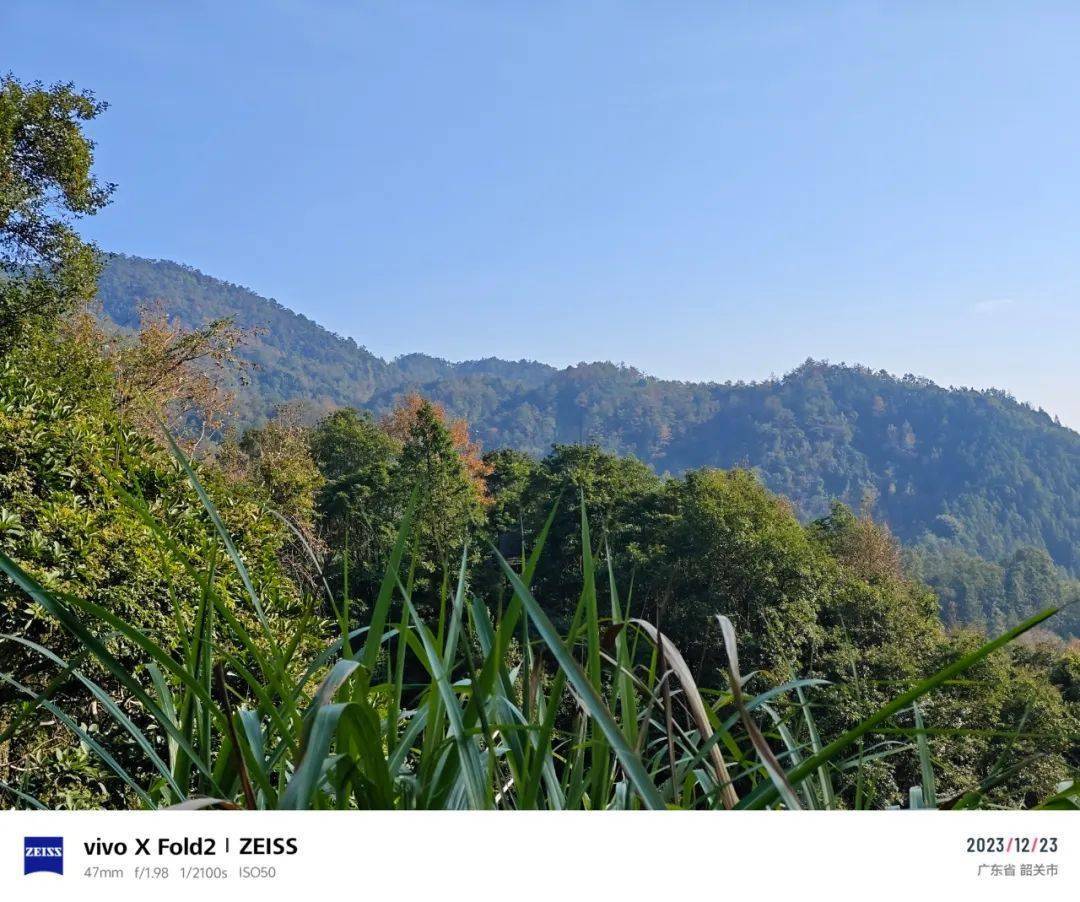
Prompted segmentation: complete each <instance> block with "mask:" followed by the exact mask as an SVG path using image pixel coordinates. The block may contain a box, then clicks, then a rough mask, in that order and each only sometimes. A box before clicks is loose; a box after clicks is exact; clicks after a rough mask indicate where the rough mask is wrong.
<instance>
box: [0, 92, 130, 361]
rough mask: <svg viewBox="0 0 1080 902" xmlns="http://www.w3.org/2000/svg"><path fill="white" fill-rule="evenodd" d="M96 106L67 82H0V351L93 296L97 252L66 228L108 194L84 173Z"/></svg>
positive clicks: (108, 189)
mask: <svg viewBox="0 0 1080 902" xmlns="http://www.w3.org/2000/svg"><path fill="white" fill-rule="evenodd" d="M104 109H105V104H104V103H102V102H101V101H99V100H97V99H96V98H95V97H94V95H93V94H92V93H90V92H89V91H79V90H77V89H76V88H75V87H74V86H73V85H71V84H57V85H53V86H51V87H45V86H44V85H42V84H41V83H40V82H33V83H31V84H22V83H20V82H19V81H17V80H16V79H15V78H14V77H12V76H10V75H8V76H6V77H4V78H3V79H2V80H0V351H2V350H4V349H6V348H8V347H10V346H11V344H12V343H13V342H14V341H15V340H16V338H18V337H19V335H20V334H21V333H22V332H23V330H24V329H25V328H26V327H27V326H28V325H30V324H32V323H48V322H50V321H51V319H52V318H53V317H55V316H56V315H57V314H60V313H64V312H66V311H69V310H72V309H73V308H75V307H76V306H78V305H79V304H81V303H83V302H85V301H88V300H89V299H90V298H92V297H93V295H94V291H95V288H96V280H97V275H98V269H99V266H98V260H97V253H96V250H95V248H94V246H93V245H92V244H90V243H88V242H86V241H84V240H83V239H82V238H80V237H79V235H78V234H77V233H76V232H75V230H74V229H73V227H72V223H73V221H74V220H75V219H77V218H78V217H81V216H86V215H90V214H93V213H96V212H97V211H98V210H100V209H101V208H102V207H103V206H104V205H105V204H106V203H107V202H108V199H109V195H110V193H111V192H112V189H113V186H112V185H109V184H101V183H99V182H98V181H97V180H96V178H95V177H94V175H93V174H92V172H91V168H92V166H93V162H94V153H93V151H94V144H93V142H92V141H91V140H90V139H89V138H88V137H87V136H86V134H85V133H84V132H83V123H85V122H88V121H89V120H91V119H93V118H95V117H96V116H98V115H99V114H100V113H101V112H102V111H103V110H104Z"/></svg>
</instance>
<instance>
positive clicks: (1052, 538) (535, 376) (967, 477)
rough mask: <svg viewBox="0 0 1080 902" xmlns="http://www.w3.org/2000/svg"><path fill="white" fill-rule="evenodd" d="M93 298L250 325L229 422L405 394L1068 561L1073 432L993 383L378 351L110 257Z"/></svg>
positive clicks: (1076, 549) (1076, 486) (186, 274)
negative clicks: (653, 371)
mask: <svg viewBox="0 0 1080 902" xmlns="http://www.w3.org/2000/svg"><path fill="white" fill-rule="evenodd" d="M99 296H100V299H101V301H102V304H103V307H104V311H105V313H106V314H107V316H108V318H110V319H111V320H112V321H114V322H115V323H117V324H118V325H120V326H123V327H132V326H134V325H136V324H137V322H138V309H139V307H140V306H141V305H146V304H152V303H159V304H160V305H161V306H162V307H163V309H164V310H165V311H167V312H168V313H169V314H170V315H173V316H175V317H177V318H179V320H180V321H181V322H182V323H183V324H185V325H187V326H192V327H194V326H199V325H202V324H204V323H205V322H207V321H208V320H212V319H215V318H220V317H232V318H234V319H235V322H236V324H237V325H238V326H240V327H242V328H245V329H251V330H257V331H256V332H255V334H253V335H252V336H251V337H250V338H249V340H248V342H247V343H246V346H245V347H244V348H243V349H242V352H241V353H242V356H244V357H245V358H246V359H248V360H250V361H251V362H252V363H253V364H254V366H253V367H252V368H250V369H249V370H248V371H247V374H246V376H247V380H248V384H247V385H244V386H237V391H238V394H239V395H240V402H241V403H240V404H238V405H237V407H238V410H240V411H242V415H243V417H244V420H245V422H243V423H241V424H240V425H251V424H252V423H256V422H259V421H262V420H264V419H266V418H267V417H269V416H270V415H271V414H272V413H273V411H274V409H275V408H276V407H277V406H278V405H280V404H282V403H284V402H288V401H296V400H302V401H304V402H305V403H307V404H309V405H311V406H312V408H313V409H314V410H313V412H314V413H320V412H324V411H325V410H328V409H331V408H334V407H339V406H356V407H362V408H367V409H370V410H372V411H374V412H376V413H379V414H382V413H385V412H386V411H388V410H390V409H391V408H392V407H393V406H394V404H395V403H396V402H397V401H398V399H400V397H401V396H402V395H403V394H404V393H406V392H408V391H412V390H419V391H420V392H421V393H422V394H423V395H425V396H426V397H430V398H432V399H433V400H435V401H438V402H440V403H442V404H443V405H444V406H445V407H446V409H447V410H448V412H449V413H450V414H452V415H453V416H459V417H464V418H465V419H466V420H468V422H469V423H470V426H471V429H472V433H473V436H474V437H475V438H476V439H478V440H479V441H480V442H481V443H482V445H483V446H484V448H486V449H492V448H498V447H512V448H516V449H518V450H523V451H527V452H529V453H531V454H533V455H543V454H544V453H546V452H547V451H548V450H549V449H550V448H551V446H552V445H553V444H555V443H561V442H591V443H596V444H598V445H600V446H601V447H602V448H604V449H606V450H609V451H614V452H617V453H620V454H632V455H634V456H636V457H638V458H639V459H641V460H642V461H645V462H646V463H648V464H650V465H652V466H653V467H654V468H655V469H656V470H657V471H658V472H661V473H663V472H671V473H673V474H678V473H682V472H684V471H686V470H688V469H692V468H695V467H701V466H716V467H730V466H734V465H745V466H750V467H752V468H754V469H756V470H757V471H758V473H759V474H760V476H761V478H762V480H763V482H764V483H765V484H766V485H767V486H768V487H769V488H771V489H772V490H774V491H776V492H778V493H780V494H782V495H784V496H786V497H787V498H789V499H790V500H791V501H792V502H793V503H794V504H795V506H796V508H797V510H798V511H799V513H800V514H801V515H802V516H803V517H806V518H811V517H818V516H822V515H824V514H825V513H827V512H828V510H829V505H830V504H831V502H832V501H833V500H834V499H841V500H843V501H845V502H847V503H848V504H850V505H852V506H854V507H863V506H864V505H872V508H871V509H872V511H873V513H874V514H875V516H877V517H879V518H882V519H884V520H886V521H887V522H888V523H889V525H890V526H891V528H892V529H893V531H894V532H895V533H896V534H897V536H898V537H899V538H901V539H902V540H903V541H905V542H909V543H910V542H916V541H920V540H923V539H925V538H927V537H936V538H937V539H943V540H946V541H947V543H948V544H949V545H950V546H952V547H955V548H958V549H962V550H964V551H966V552H968V553H972V554H977V555H980V556H982V557H985V558H989V559H992V560H994V561H999V560H1003V559H1004V558H1005V557H1007V556H1008V555H1010V554H1012V553H1013V552H1014V551H1016V550H1017V549H1018V548H1022V547H1025V546H1032V547H1035V548H1038V549H1043V550H1045V551H1046V552H1048V553H1049V554H1050V555H1051V557H1052V558H1053V560H1054V561H1055V562H1057V564H1059V565H1061V566H1063V567H1065V568H1066V569H1068V570H1069V571H1070V572H1072V573H1074V574H1075V573H1077V572H1080V435H1077V433H1075V432H1073V431H1072V430H1070V429H1066V428H1064V427H1062V426H1060V425H1059V424H1057V423H1056V422H1054V420H1053V419H1052V418H1051V417H1050V416H1048V415H1047V414H1046V413H1044V412H1042V411H1037V410H1033V409H1031V408H1030V407H1028V406H1026V405H1023V404H1020V403H1018V402H1016V401H1015V400H1014V399H1012V398H1011V397H1009V396H1008V395H1006V394H1004V393H1002V392H997V391H971V390H966V389H945V388H941V387H939V386H937V385H935V384H933V383H932V382H929V381H928V380H925V379H920V378H916V377H912V376H905V377H903V378H895V377H893V376H890V375H888V374H886V373H884V372H875V371H872V370H869V369H866V368H863V367H848V366H834V365H828V364H825V363H817V362H813V361H808V362H807V363H806V364H804V365H803V366H801V367H799V368H798V369H796V370H795V371H794V372H792V373H790V374H788V375H787V376H785V377H784V378H783V379H781V380H777V381H767V382H760V383H742V382H739V383H724V384H718V383H691V382H674V381H664V380H658V379H653V378H650V377H648V376H645V375H644V374H642V373H640V372H637V371H636V370H634V369H631V368H628V367H621V366H616V365H614V364H610V363H591V364H580V365H578V366H575V367H569V368H566V369H563V370H556V369H555V368H553V367H549V366H546V365H544V364H541V363H535V362H529V361H518V362H511V361H503V360H497V359H494V358H489V359H486V360H479V361H470V362H466V363H449V362H447V361H445V360H439V359H437V358H433V357H428V356H426V355H423V354H411V355H408V356H406V357H401V358H398V359H397V360H394V361H389V362H388V361H385V360H382V359H381V358H379V357H377V356H376V355H374V354H372V353H371V352H370V351H368V350H367V349H366V348H365V347H363V346H361V345H357V344H356V343H355V342H354V341H353V340H352V339H348V338H342V337H340V336H338V335H334V334H333V333H331V332H329V331H327V330H326V329H323V328H322V327H321V326H319V325H318V324H316V323H314V322H312V321H311V320H309V319H307V318H306V317H304V316H301V315H300V314H297V313H294V312H293V311H291V310H288V309H286V308H285V307H282V306H281V305H280V304H278V303H276V302H274V301H271V300H267V299H265V298H262V297H260V296H258V295H256V294H254V293H253V292H251V291H248V290H247V289H244V288H241V287H239V286H237V285H232V284H229V283H226V282H222V281H219V280H217V279H214V278H211V277H209V276H206V275H204V274H202V273H200V272H198V271H196V270H194V269H191V268H189V267H185V266H181V265H179V264H176V263H170V262H166V261H150V260H144V259H140V258H136V257H124V256H116V257H114V258H112V259H111V261H110V262H109V264H108V266H107V267H106V268H105V271H104V273H103V275H102V277H101V280H100V289H99Z"/></svg>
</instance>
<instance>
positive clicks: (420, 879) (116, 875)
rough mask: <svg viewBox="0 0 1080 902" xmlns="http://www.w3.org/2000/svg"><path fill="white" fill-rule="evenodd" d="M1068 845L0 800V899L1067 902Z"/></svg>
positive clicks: (768, 824) (1027, 834)
mask: <svg viewBox="0 0 1080 902" xmlns="http://www.w3.org/2000/svg"><path fill="white" fill-rule="evenodd" d="M1078 848H1080V819H1078V818H1077V817H1076V816H1075V815H1070V814H1069V813H1068V812H1045V813H1043V812H1038V813H1032V812H1024V813H1009V812H1000V813H998V812H953V813H950V812H935V811H915V812H865V813H864V812H834V813H830V812H802V813H795V812H791V813H786V812H785V813H780V812H746V813H736V814H730V813H723V812H717V813H708V812H697V813H695V812H671V813H653V814H649V813H603V812H596V813H590V812H582V813H542V812H541V813H510V812H494V813H448V812H432V813H425V812H412V813H379V812H310V813H280V812H271V813H255V812H250V813H249V812H157V813H155V812H72V813H62V812H21V811H20V812H11V811H9V812H0V900H15V899H19V900H22V899H28V900H34V902H48V900H52V899H64V900H71V899H77V900H79V902H83V900H96V899H107V900H110V902H120V900H126V899H138V900H148V899H152V900H154V902H167V900H173V899H177V900H180V899H183V900H185V902H190V900H192V899H197V900H200V902H205V900H215V899H230V900H233V899H246V898H251V899H253V900H258V902H264V900H272V899H285V898H288V899H292V900H295V899H298V898H300V899H305V900H307V899H311V900H312V902H315V900H316V899H317V898H321V897H322V896H323V895H324V894H329V893H334V894H340V893H345V894H347V896H348V897H349V898H354V899H373V898H378V899H380V900H381V902H397V900H402V902H406V900H407V902H413V900H419V899H425V898H431V899H438V900H457V899H462V900H466V899H467V900H470V902H477V900H487V899H494V898H496V897H501V898H506V899H516V898H527V899H533V898H546V899H552V900H559V902H563V900H567V902H569V900H578V899H586V898H590V897H592V898H597V899H605V900H612V899H615V898H618V897H620V896H622V897H624V898H626V899H634V900H639V899H646V898H662V897H665V896H669V897H671V896H673V897H675V898H680V899H686V898H688V897H690V896H693V897H702V898H715V899H721V898H725V899H735V900H742V899H747V898H756V899H766V900H768V899H779V898H798V899H805V898H817V897H818V896H819V895H820V896H821V897H822V898H825V897H826V895H827V896H828V897H829V898H830V899H853V900H854V899H859V900H861V902H867V900H872V902H882V900H890V899H903V900H905V902H911V900H913V899H914V900H917V902H922V900H926V902H930V900H931V899H943V898H962V899H970V900H974V899H1009V900H1013V902H1015V900H1024V902H1027V900H1041V899H1047V900H1050V899H1068V900H1070V902H1075V900H1077V899H1078V898H1080V856H1078ZM58 871H62V873H59V872H58ZM242 893H243V894H247V893H250V894H251V895H250V897H248V896H243V895H239V894H242ZM953 893H962V894H963V895H957V896H953V895H951V894H953Z"/></svg>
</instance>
